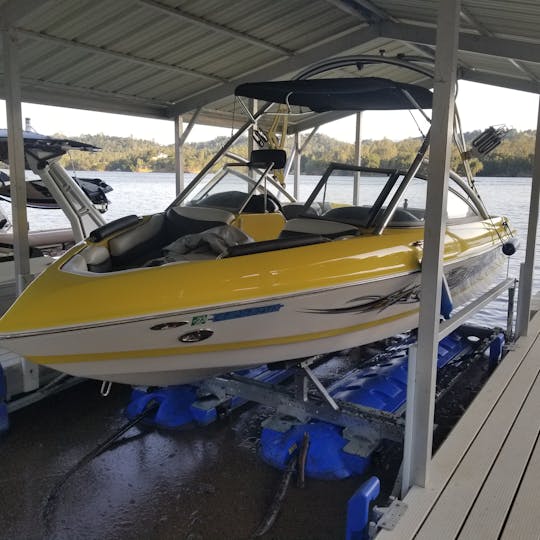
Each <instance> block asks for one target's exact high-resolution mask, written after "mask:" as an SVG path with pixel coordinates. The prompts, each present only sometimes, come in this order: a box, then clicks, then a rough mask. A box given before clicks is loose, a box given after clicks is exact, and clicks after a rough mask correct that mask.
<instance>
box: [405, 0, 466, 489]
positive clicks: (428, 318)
mask: <svg viewBox="0 0 540 540" xmlns="http://www.w3.org/2000/svg"><path fill="white" fill-rule="evenodd" d="M459 12H460V0H446V1H444V2H439V12H438V20H437V43H436V45H437V49H436V54H435V77H434V98H433V124H432V130H431V133H432V134H431V150H430V160H429V169H428V172H429V174H428V176H429V182H428V189H427V200H426V219H425V232H424V253H423V258H422V288H421V303H420V317H419V325H418V345H417V347H418V349H417V355H416V365H414V366H411V367H412V368H413V369H414V373H412V374H411V376H410V377H409V380H410V383H411V384H410V385H409V388H408V392H407V416H406V424H405V440H406V441H408V444H407V445H406V446H405V448H404V456H403V470H404V475H403V477H404V478H405V479H407V481H408V485H404V488H403V490H404V492H406V491H407V489H408V488H409V487H410V485H412V484H416V485H418V486H422V487H425V486H426V485H427V483H428V480H429V465H430V461H431V447H432V443H433V416H434V409H435V383H436V375H437V367H436V366H437V364H436V355H437V348H438V334H439V318H440V302H441V284H442V264H441V261H442V255H443V250H444V237H445V229H446V212H445V210H446V196H447V188H448V173H449V164H450V141H451V135H452V125H453V116H454V89H455V81H456V67H457V45H458V35H459Z"/></svg>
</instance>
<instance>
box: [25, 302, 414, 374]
mask: <svg viewBox="0 0 540 540" xmlns="http://www.w3.org/2000/svg"><path fill="white" fill-rule="evenodd" d="M415 313H418V309H411V310H409V311H405V312H403V313H400V314H398V315H392V316H390V317H385V318H384V319H377V320H374V321H369V322H366V323H362V324H357V325H354V326H348V327H346V328H337V329H334V330H326V331H324V332H312V333H309V334H301V335H296V336H286V337H282V338H268V339H255V340H249V341H239V342H236V343H223V344H219V345H196V346H190V347H175V348H167V349H148V350H136V351H120V352H108V353H93V354H92V353H91V354H73V355H64V356H27V357H26V358H27V359H28V360H30V361H31V362H34V363H36V364H47V365H57V364H66V363H72V362H106V361H112V360H133V359H134V358H149V357H159V356H175V355H185V354H200V353H212V352H220V351H231V350H235V349H250V348H257V347H268V346H272V345H286V344H289V343H301V342H304V341H313V340H317V339H324V338H330V337H335V336H339V335H343V334H349V333H351V332H358V331H360V330H364V329H367V328H373V327H374V326H379V325H383V324H387V323H390V322H393V321H397V320H399V319H402V318H406V317H410V316H411V315H414V314H415Z"/></svg>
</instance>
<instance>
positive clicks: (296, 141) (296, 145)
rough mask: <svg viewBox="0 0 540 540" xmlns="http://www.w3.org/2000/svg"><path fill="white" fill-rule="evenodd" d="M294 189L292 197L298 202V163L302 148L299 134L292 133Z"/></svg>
mask: <svg viewBox="0 0 540 540" xmlns="http://www.w3.org/2000/svg"><path fill="white" fill-rule="evenodd" d="M294 149H295V153H294V187H293V195H294V198H295V199H297V200H298V194H299V192H300V161H301V159H302V148H301V147H300V133H299V132H298V131H296V132H295V133H294Z"/></svg>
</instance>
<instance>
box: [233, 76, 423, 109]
mask: <svg viewBox="0 0 540 540" xmlns="http://www.w3.org/2000/svg"><path fill="white" fill-rule="evenodd" d="M405 92H408V93H409V94H410V95H411V96H412V98H413V99H414V101H416V103H417V104H418V105H419V106H420V107H421V108H422V109H431V104H432V99H433V94H432V92H431V91H430V90H428V89H427V88H424V87H422V86H417V85H415V84H406V83H399V82H396V81H392V80H390V79H383V78H379V77H364V78H354V79H353V78H341V79H311V80H292V81H271V82H255V83H245V84H241V85H240V86H238V87H237V88H236V90H235V95H237V96H244V97H248V98H254V99H260V100H263V101H270V102H273V103H286V104H288V105H297V106H300V107H308V108H309V109H311V110H312V111H314V112H326V111H363V110H377V111H385V110H399V109H415V108H416V107H415V105H413V103H411V101H410V100H409V99H408V97H407V95H406V93H405Z"/></svg>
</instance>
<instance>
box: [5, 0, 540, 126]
mask: <svg viewBox="0 0 540 540" xmlns="http://www.w3.org/2000/svg"><path fill="white" fill-rule="evenodd" d="M437 7H438V0H407V1H405V0H369V2H368V1H367V0H288V1H287V2H284V1H281V2H268V1H267V0H250V1H249V2H246V1H244V0H231V1H229V2H223V1H222V0H115V1H114V2H111V1H110V0H40V1H38V0H0V14H1V15H2V17H3V18H4V24H8V25H9V26H10V27H12V28H14V29H15V32H16V34H17V35H18V38H19V44H20V52H19V57H20V69H21V78H22V93H23V100H25V101H30V102H39V103H45V104H52V105H65V106H70V107H78V108H89V109H99V110H104V111H113V112H125V113H127V114H140V115H145V116H152V117H159V118H171V117H173V116H174V115H176V114H183V115H185V117H186V118H189V116H190V114H191V112H192V111H193V110H194V109H195V108H197V107H200V106H203V107H204V109H203V113H202V114H201V116H200V118H199V121H201V120H202V121H205V122H211V123H215V124H218V125H223V124H226V123H227V122H228V121H229V120H228V118H229V117H230V115H231V113H232V112H233V110H234V107H233V104H232V100H231V95H232V91H233V89H234V86H235V85H236V84H237V83H240V82H243V81H246V80H262V79H267V78H268V79H275V78H284V77H287V76H294V74H295V73H297V72H298V71H299V70H301V69H302V68H303V67H305V66H307V65H309V64H311V63H312V62H314V61H317V60H322V59H324V58H325V57H328V56H336V55H350V54H353V53H354V54H379V51H380V50H384V51H385V54H387V55H395V54H406V55H410V54H414V55H423V56H428V57H430V56H431V57H432V56H433V46H434V43H435V37H436V21H437ZM539 28H540V2H538V0H513V1H512V2H508V1H507V0H463V2H462V25H461V34H462V39H461V41H460V51H459V64H460V68H461V71H460V74H461V76H462V77H463V78H466V79H470V80H476V81H480V82H486V83H491V84H499V85H501V86H507V87H512V88H517V89H522V90H528V91H533V92H540V83H539V80H540V32H539V30H538V29H539ZM1 61H3V60H0V62H1ZM2 71H3V70H2ZM353 71H354V70H351V69H350V68H349V69H348V70H347V71H345V73H348V74H349V75H350V74H351V73H352V72H353ZM364 73H365V74H366V75H371V76H384V77H390V78H397V79H398V80H402V81H405V82H415V77H416V76H415V75H414V74H410V73H409V74H407V75H403V74H399V73H398V71H397V70H396V68H394V67H390V66H382V67H378V68H375V67H367V68H365V70H364Z"/></svg>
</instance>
